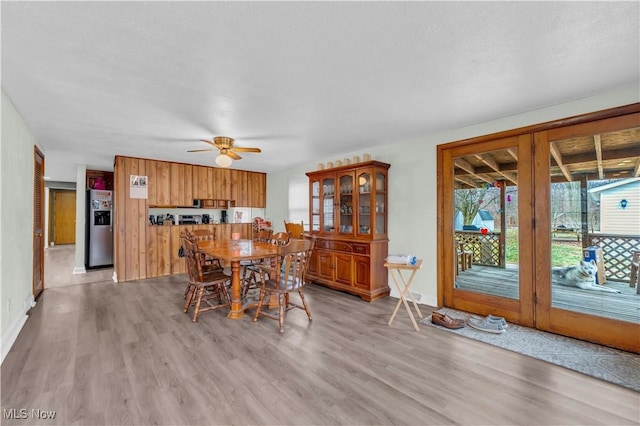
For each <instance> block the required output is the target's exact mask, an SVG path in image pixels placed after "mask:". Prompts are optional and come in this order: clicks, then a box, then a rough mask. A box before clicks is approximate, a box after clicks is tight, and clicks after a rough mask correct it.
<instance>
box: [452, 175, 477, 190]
mask: <svg viewBox="0 0 640 426" xmlns="http://www.w3.org/2000/svg"><path fill="white" fill-rule="evenodd" d="M454 179H455V180H457V181H458V182H461V183H464V184H465V185H468V186H470V187H472V188H477V187H478V184H477V183H476V182H475V181H474V180H473V179H471V178H470V177H468V176H460V175H456V176H454Z"/></svg>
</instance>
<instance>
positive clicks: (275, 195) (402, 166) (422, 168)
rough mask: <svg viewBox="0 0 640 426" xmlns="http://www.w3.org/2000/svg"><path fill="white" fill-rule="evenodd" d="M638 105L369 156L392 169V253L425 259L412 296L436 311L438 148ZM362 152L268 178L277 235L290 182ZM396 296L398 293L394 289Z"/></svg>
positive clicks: (516, 123) (575, 110)
mask: <svg viewBox="0 0 640 426" xmlns="http://www.w3.org/2000/svg"><path fill="white" fill-rule="evenodd" d="M639 101H640V87H639V86H638V85H634V86H631V87H629V86H627V87H624V88H619V89H616V90H613V91H611V92H608V93H604V94H601V95H597V96H592V97H588V98H584V99H579V100H576V101H573V102H569V103H565V104H561V105H556V106H551V107H548V108H544V109H540V110H536V111H531V112H528V113H524V114H518V115H514V116H510V117H504V118H501V119H498V120H494V121H490V122H486V123H480V124H477V125H473V126H469V127H465V128H461V129H455V130H451V131H446V132H442V133H438V134H433V135H427V136H425V137H423V138H418V139H414V140H409V141H402V142H400V141H399V142H398V143H396V144H393V145H387V146H384V147H378V148H371V149H369V150H367V152H369V153H370V154H371V155H372V158H373V159H375V160H380V161H383V162H385V163H390V164H391V168H390V169H389V253H407V254H413V255H415V256H417V257H419V258H422V259H424V263H423V266H422V270H421V271H420V272H419V273H418V274H416V276H415V278H414V284H413V285H412V287H411V290H412V291H413V292H416V293H420V294H421V296H422V298H421V303H425V304H428V305H432V306H436V305H437V269H436V267H437V263H438V261H437V259H436V249H437V241H436V236H437V199H436V188H437V182H436V146H437V145H439V144H444V143H447V142H453V141H457V140H462V139H467V138H471V137H475V136H482V135H487V134H491V133H495V132H499V131H504V130H510V129H515V128H519V127H524V126H528V125H533V124H538V123H543V122H547V121H552V120H556V119H560V118H565V117H571V116H575V115H580V114H585V113H588V112H594V111H599V110H603V109H608V108H613V107H617V106H623V105H628V104H632V103H635V102H639ZM362 154H363V152H355V153H354V152H348V153H336V154H335V155H327V156H326V157H324V158H318V159H316V161H314V162H313V163H308V164H302V165H300V166H297V167H295V168H292V169H288V170H283V171H280V172H276V173H269V175H268V177H267V211H266V217H267V218H268V219H269V220H271V221H273V224H274V230H279V227H282V228H284V225H283V220H284V219H285V218H287V215H288V205H287V204H288V194H287V189H288V182H289V179H290V178H291V177H295V178H298V177H300V176H304V173H305V172H307V171H311V170H316V169H317V164H318V163H319V162H327V161H335V160H338V159H342V158H351V157H353V156H354V155H360V156H361V157H362ZM391 295H392V296H396V297H397V291H395V290H394V289H393V288H392V292H391Z"/></svg>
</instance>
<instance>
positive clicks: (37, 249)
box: [33, 147, 44, 298]
mask: <svg viewBox="0 0 640 426" xmlns="http://www.w3.org/2000/svg"><path fill="white" fill-rule="evenodd" d="M33 163H34V166H33V297H34V298H37V297H38V296H39V295H40V293H41V292H42V290H44V155H43V154H42V152H40V150H39V149H38V148H37V147H34V162H33Z"/></svg>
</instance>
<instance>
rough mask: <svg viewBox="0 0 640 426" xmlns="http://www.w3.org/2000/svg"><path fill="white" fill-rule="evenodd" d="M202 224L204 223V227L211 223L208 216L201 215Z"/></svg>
mask: <svg viewBox="0 0 640 426" xmlns="http://www.w3.org/2000/svg"><path fill="white" fill-rule="evenodd" d="M202 223H204V224H205V225H206V224H207V223H211V215H209V214H203V215H202Z"/></svg>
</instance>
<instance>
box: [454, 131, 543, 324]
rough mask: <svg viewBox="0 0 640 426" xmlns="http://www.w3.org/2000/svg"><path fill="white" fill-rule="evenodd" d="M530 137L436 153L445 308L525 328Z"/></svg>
mask: <svg viewBox="0 0 640 426" xmlns="http://www.w3.org/2000/svg"><path fill="white" fill-rule="evenodd" d="M530 157H531V137H530V136H529V135H526V136H514V137H509V138H504V139H498V140H492V141H486V142H481V143H474V144H468V145H462V146H460V147H457V148H452V149H450V150H446V151H444V152H442V164H443V167H442V179H441V182H442V183H443V195H444V197H443V202H444V204H443V208H444V211H443V216H442V217H443V218H444V223H443V225H444V233H443V242H444V243H445V244H443V253H442V254H443V257H444V258H445V259H446V261H445V262H446V263H445V265H447V267H445V268H444V269H445V271H443V272H444V273H445V274H446V275H447V279H446V285H445V286H444V288H443V289H442V290H443V296H444V304H445V305H446V306H450V307H453V308H456V309H461V310H465V311H471V312H476V313H480V314H489V313H492V314H497V315H501V316H505V317H506V318H508V319H509V320H510V321H516V322H519V323H532V321H533V317H532V315H533V311H532V308H531V300H530V299H531V294H532V290H531V282H532V281H531V279H530V277H531V274H532V271H531V256H532V246H531V232H532V230H531V215H532V211H531V208H530V200H531V182H532V178H531V167H530V164H531V158H530Z"/></svg>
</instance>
